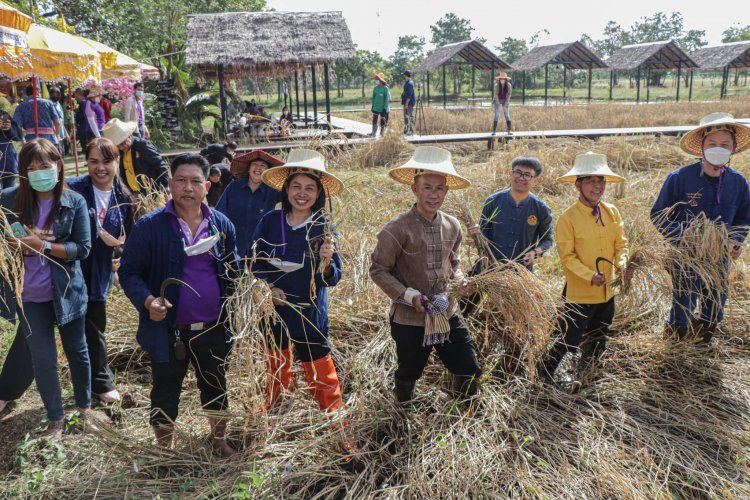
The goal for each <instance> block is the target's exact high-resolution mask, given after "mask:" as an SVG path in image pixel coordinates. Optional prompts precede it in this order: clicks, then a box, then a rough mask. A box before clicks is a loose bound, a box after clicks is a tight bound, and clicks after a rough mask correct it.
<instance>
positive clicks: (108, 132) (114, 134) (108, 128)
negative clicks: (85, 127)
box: [102, 118, 138, 146]
mask: <svg viewBox="0 0 750 500" xmlns="http://www.w3.org/2000/svg"><path fill="white" fill-rule="evenodd" d="M137 129H138V124H137V123H136V122H124V121H122V120H120V119H119V118H112V119H111V120H110V121H108V122H107V123H105V124H104V127H103V128H102V135H103V136H104V137H106V138H107V139H109V140H110V141H112V142H113V143H114V144H115V146H119V145H120V144H122V143H123V142H125V140H126V139H127V138H128V137H130V136H131V135H133V132H135V131H136V130H137Z"/></svg>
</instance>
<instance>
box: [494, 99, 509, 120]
mask: <svg viewBox="0 0 750 500" xmlns="http://www.w3.org/2000/svg"><path fill="white" fill-rule="evenodd" d="M500 108H502V109H503V114H504V115H505V121H506V122H509V121H510V108H509V107H508V108H506V107H505V102H501V103H499V104H498V103H496V102H493V103H492V109H493V110H494V111H495V118H494V120H495V121H498V120H499V119H500Z"/></svg>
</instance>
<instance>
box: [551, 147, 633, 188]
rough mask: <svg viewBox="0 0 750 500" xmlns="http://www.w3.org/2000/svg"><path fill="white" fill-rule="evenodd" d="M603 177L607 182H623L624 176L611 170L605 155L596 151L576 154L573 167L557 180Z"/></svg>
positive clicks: (572, 181) (570, 180)
mask: <svg viewBox="0 0 750 500" xmlns="http://www.w3.org/2000/svg"><path fill="white" fill-rule="evenodd" d="M588 176H595V177H604V179H605V180H606V181H607V182H613V183H618V182H625V177H622V176H619V175H617V174H616V173H614V172H612V170H611V169H610V168H609V165H607V157H606V156H605V155H600V154H598V153H592V152H591V151H589V152H588V153H584V154H580V155H577V156H576V159H575V162H574V163H573V168H571V169H570V170H569V171H568V173H567V174H565V175H563V176H562V177H558V178H557V180H558V181H560V182H567V183H571V184H572V183H574V182H575V181H576V179H578V178H579V177H588Z"/></svg>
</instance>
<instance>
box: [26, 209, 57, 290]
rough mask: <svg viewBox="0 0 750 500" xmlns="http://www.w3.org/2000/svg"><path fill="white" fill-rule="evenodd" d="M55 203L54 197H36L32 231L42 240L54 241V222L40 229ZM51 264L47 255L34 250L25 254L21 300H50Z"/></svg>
mask: <svg viewBox="0 0 750 500" xmlns="http://www.w3.org/2000/svg"><path fill="white" fill-rule="evenodd" d="M54 204H55V200H54V199H49V200H41V199H39V198H37V200H36V206H37V217H36V220H34V226H33V227H32V228H31V230H32V232H33V233H34V234H36V235H37V236H39V238H41V239H42V240H45V241H50V242H54V241H55V225H54V223H53V224H52V225H51V226H50V228H49V229H46V230H45V229H42V228H43V227H44V224H45V223H46V222H47V218H48V217H49V216H50V212H51V211H52V207H53V205H54ZM53 265H54V264H52V263H51V262H50V261H49V259H48V258H47V257H43V256H41V255H39V254H38V253H36V252H32V253H31V254H30V255H26V256H24V258H23V267H24V273H23V292H22V293H21V301H22V302H50V301H52V267H51V266H53Z"/></svg>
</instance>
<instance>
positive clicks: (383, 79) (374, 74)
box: [372, 71, 388, 83]
mask: <svg viewBox="0 0 750 500" xmlns="http://www.w3.org/2000/svg"><path fill="white" fill-rule="evenodd" d="M372 76H374V77H375V78H377V79H378V80H380V81H381V82H383V83H388V80H386V79H385V75H384V74H383V73H376V72H374V71H373V72H372Z"/></svg>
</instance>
